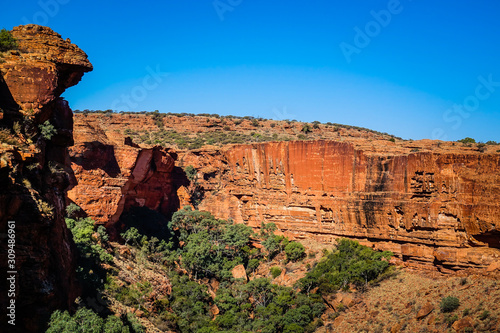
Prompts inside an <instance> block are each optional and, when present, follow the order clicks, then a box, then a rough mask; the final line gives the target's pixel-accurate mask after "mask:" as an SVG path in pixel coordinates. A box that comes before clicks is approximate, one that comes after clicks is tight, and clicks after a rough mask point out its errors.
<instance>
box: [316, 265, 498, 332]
mask: <svg viewBox="0 0 500 333" xmlns="http://www.w3.org/2000/svg"><path fill="white" fill-rule="evenodd" d="M499 287H500V281H499V280H497V279H494V278H491V277H485V276H480V275H474V276H470V277H467V278H463V277H457V276H448V277H442V276H439V277H438V276H424V275H422V274H419V273H414V272H408V271H402V272H400V274H398V275H396V276H393V277H392V278H390V279H387V280H385V281H382V282H381V283H380V285H379V286H376V287H373V288H371V289H370V290H369V291H368V292H367V293H366V294H361V295H358V298H357V300H358V301H357V302H356V303H357V304H355V305H353V306H351V308H349V309H348V310H347V311H346V312H344V313H342V314H340V315H339V316H338V318H336V319H335V320H334V321H333V322H330V323H327V322H326V326H325V327H324V328H322V329H320V330H319V332H455V330H454V329H452V328H450V327H449V326H451V324H453V321H454V320H453V319H452V318H453V317H454V316H455V315H456V319H458V320H460V319H461V318H463V317H466V316H469V317H470V318H471V320H472V322H473V326H474V327H471V328H470V329H468V330H465V329H462V331H463V332H467V331H470V332H500V325H499V324H500V320H499V319H500V318H499V317H500V288H499ZM446 296H455V297H457V298H458V299H459V300H460V306H459V307H458V309H457V310H455V311H453V312H452V313H450V314H445V313H442V312H441V310H440V307H439V303H440V302H441V299H442V298H443V297H446ZM426 303H430V304H431V305H432V306H433V308H434V309H433V311H432V312H431V313H430V314H429V315H427V316H426V317H424V318H422V319H417V318H416V317H417V313H418V311H419V310H420V309H421V308H422V307H423V306H424V305H425V304H426ZM485 311H488V312H487V313H486V312H485Z"/></svg>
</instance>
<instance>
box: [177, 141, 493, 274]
mask: <svg viewBox="0 0 500 333" xmlns="http://www.w3.org/2000/svg"><path fill="white" fill-rule="evenodd" d="M180 156H182V157H181V158H182V159H183V160H184V161H185V163H187V164H192V165H193V166H194V167H195V168H197V169H198V170H200V173H201V176H200V177H199V178H200V182H201V184H202V186H203V187H204V189H205V198H204V200H203V202H202V205H201V206H200V209H205V210H208V211H210V212H212V213H213V214H214V215H216V216H218V217H222V218H229V217H230V218H232V219H234V220H235V221H236V222H239V223H246V224H248V225H250V226H253V227H258V226H259V225H260V223H261V222H262V221H263V222H266V223H268V222H274V223H275V224H276V225H277V226H278V228H279V229H280V230H282V231H284V232H285V233H286V234H287V235H289V236H291V237H294V238H299V239H300V238H315V239H317V240H321V241H323V242H327V243H329V242H332V241H333V240H334V239H335V238H337V237H350V238H356V239H359V240H362V242H365V243H367V244H371V245H373V246H374V247H375V248H379V249H384V250H391V251H393V252H394V253H395V254H397V255H398V256H399V257H400V258H401V259H402V260H404V261H405V262H408V263H409V264H411V265H412V266H414V267H417V268H418V267H420V266H427V267H429V266H432V265H437V266H439V267H442V268H443V269H460V268H464V267H486V266H487V265H489V264H490V263H491V262H493V261H494V260H495V258H496V257H498V256H499V255H500V251H499V248H500V243H499V239H500V237H499V236H500V220H499V219H498V216H500V205H499V201H500V172H499V171H500V155H499V154H481V153H458V152H453V153H445V152H440V153H433V152H416V153H409V154H397V153H396V154H395V153H392V152H391V151H390V149H387V152H386V153H385V154H382V153H372V152H365V151H363V150H361V149H356V148H355V147H354V146H353V145H352V144H350V143H343V142H334V141H293V142H279V143H272V142H271V143H262V144H251V145H236V146H233V147H230V148H227V149H224V150H222V152H221V151H217V152H214V151H205V152H197V153H187V154H186V155H182V154H180ZM212 169H213V170H212ZM214 170H215V171H214ZM207 175H210V176H208V177H207Z"/></svg>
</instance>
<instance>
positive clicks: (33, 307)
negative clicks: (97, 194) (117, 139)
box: [0, 25, 92, 332]
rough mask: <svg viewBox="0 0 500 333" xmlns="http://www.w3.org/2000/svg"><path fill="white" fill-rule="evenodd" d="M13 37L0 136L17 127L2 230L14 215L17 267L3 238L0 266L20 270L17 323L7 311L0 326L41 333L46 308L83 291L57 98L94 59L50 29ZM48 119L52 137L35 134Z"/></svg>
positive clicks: (6, 153)
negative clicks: (69, 216)
mask: <svg viewBox="0 0 500 333" xmlns="http://www.w3.org/2000/svg"><path fill="white" fill-rule="evenodd" d="M12 35H13V36H14V37H15V38H17V39H18V41H19V50H15V51H8V52H6V53H4V57H3V60H4V61H3V62H2V63H0V97H1V99H0V109H1V110H0V111H1V112H0V114H1V116H0V127H1V128H2V129H3V130H4V132H3V133H4V134H5V133H9V131H11V130H12V129H14V130H13V131H12V132H11V137H12V139H11V142H10V143H9V142H2V143H0V157H1V160H2V161H3V162H4V163H1V165H0V234H1V235H6V233H7V222H8V221H15V232H16V233H15V235H16V237H15V239H16V244H15V260H16V262H15V269H12V268H8V267H7V258H6V254H7V247H6V245H7V242H6V241H5V238H4V240H2V242H1V243H0V244H1V245H0V246H1V248H0V253H1V260H0V270H1V271H2V272H4V273H2V274H5V272H7V271H11V270H15V271H17V274H16V281H17V285H16V291H15V292H16V296H15V301H16V326H15V327H14V326H11V325H8V326H7V323H6V320H5V318H6V317H5V316H4V317H3V319H2V321H1V324H0V330H2V331H8V332H15V331H19V332H39V331H42V330H43V328H44V325H45V323H46V320H47V319H48V316H49V315H50V313H51V312H52V311H53V310H55V309H58V308H60V309H64V308H68V307H70V306H71V304H72V303H73V301H74V299H75V298H76V297H77V296H78V293H79V291H80V287H79V285H78V283H77V280H76V275H75V274H76V257H75V253H76V252H75V246H74V244H73V240H72V236H71V234H70V232H69V231H68V229H67V227H66V224H65V222H64V215H65V211H64V209H65V205H66V191H67V188H68V186H69V184H70V179H71V177H72V171H71V168H70V165H69V163H68V161H69V155H68V152H67V147H68V146H69V145H71V144H73V136H72V126H73V120H72V111H71V109H70V108H69V106H68V104H67V102H66V101H65V100H63V99H62V98H60V97H59V96H60V95H61V94H62V93H63V92H64V91H65V89H67V88H68V87H70V86H72V85H74V84H76V83H77V82H78V81H79V80H80V78H81V77H82V75H83V74H84V73H85V72H88V71H90V70H92V65H91V64H90V63H89V62H88V60H87V56H86V55H85V53H84V52H83V51H81V50H80V49H78V47H76V46H75V45H73V44H71V43H70V42H69V41H64V40H63V39H62V38H61V37H60V36H59V35H58V34H56V33H54V32H53V31H52V30H51V29H49V28H46V27H41V26H36V25H27V26H20V27H16V28H14V30H13V31H12ZM46 120H49V122H50V123H51V124H52V125H53V126H54V128H55V130H57V134H55V135H54V136H53V137H52V138H51V139H44V138H43V137H42V136H41V135H40V133H39V132H40V131H39V128H38V125H39V124H41V123H43V122H44V121H46ZM15 123H17V125H16V124H15ZM14 132H15V133H14ZM3 237H5V236H3ZM3 276H4V275H3ZM5 281H6V279H5V277H4V278H2V285H4V283H5ZM2 290H3V291H4V294H3V295H2V297H0V307H2V309H6V307H7V304H8V302H9V301H10V298H7V292H6V288H2Z"/></svg>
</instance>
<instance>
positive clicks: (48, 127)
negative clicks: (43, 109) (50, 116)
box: [38, 120, 57, 140]
mask: <svg viewBox="0 0 500 333" xmlns="http://www.w3.org/2000/svg"><path fill="white" fill-rule="evenodd" d="M38 128H39V129H40V133H41V134H42V137H43V138H44V139H45V140H50V139H52V137H53V136H54V135H56V134H57V130H56V129H55V127H54V125H52V124H51V123H50V122H49V121H48V120H46V121H45V122H44V123H43V124H40V125H38Z"/></svg>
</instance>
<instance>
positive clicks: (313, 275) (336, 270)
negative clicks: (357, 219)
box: [297, 239, 392, 293]
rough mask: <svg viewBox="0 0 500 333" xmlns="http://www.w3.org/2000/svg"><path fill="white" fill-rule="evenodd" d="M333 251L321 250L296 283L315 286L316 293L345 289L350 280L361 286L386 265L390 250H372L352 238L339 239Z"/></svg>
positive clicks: (308, 289)
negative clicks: (308, 270) (311, 265)
mask: <svg viewBox="0 0 500 333" xmlns="http://www.w3.org/2000/svg"><path fill="white" fill-rule="evenodd" d="M336 247H337V249H336V251H334V252H331V253H329V252H328V251H325V252H324V257H323V258H322V260H321V261H320V262H319V263H318V264H317V265H316V266H315V267H314V269H313V270H312V271H310V272H308V273H307V275H306V276H305V277H304V278H302V279H300V280H299V281H298V283H297V285H298V287H300V289H301V290H302V291H303V292H306V293H308V292H309V291H310V290H312V289H314V288H316V287H318V291H319V292H320V293H330V292H334V291H336V290H339V289H346V288H348V287H349V284H350V283H354V284H357V285H359V286H364V285H366V284H367V283H368V282H370V281H373V280H375V279H377V278H378V277H379V276H380V275H381V274H382V273H384V272H386V271H387V269H388V268H389V262H388V259H389V258H390V257H391V256H392V253H391V252H388V251H384V252H376V251H373V250H372V249H370V248H369V247H366V246H363V245H360V244H359V243H358V242H356V241H352V240H349V239H340V240H338V241H337V246H336Z"/></svg>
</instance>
